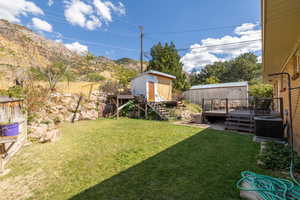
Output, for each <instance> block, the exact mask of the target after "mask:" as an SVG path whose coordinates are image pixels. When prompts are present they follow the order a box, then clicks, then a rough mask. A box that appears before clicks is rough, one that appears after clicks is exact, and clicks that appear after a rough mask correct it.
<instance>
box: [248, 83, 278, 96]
mask: <svg viewBox="0 0 300 200" xmlns="http://www.w3.org/2000/svg"><path fill="white" fill-rule="evenodd" d="M249 95H250V96H252V97H254V98H271V97H272V96H273V87H272V85H270V84H256V85H252V86H250V88H249Z"/></svg>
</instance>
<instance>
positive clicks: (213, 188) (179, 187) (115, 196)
mask: <svg viewBox="0 0 300 200" xmlns="http://www.w3.org/2000/svg"><path fill="white" fill-rule="evenodd" d="M257 149H258V147H257V145H255V144H253V143H252V142H251V139H250V137H248V136H240V135H234V134H232V133H228V132H221V131H215V130H211V129H206V130H204V131H202V132H200V133H198V134H196V135H194V136H192V137H190V138H187V139H186V140H183V141H181V142H180V143H177V144H176V145H173V146H171V147H169V148H168V149H166V150H164V151H162V152H160V153H158V154H156V155H155V156H153V157H150V158H148V159H147V160H145V161H142V162H141V163H139V164H137V165H135V166H132V167H130V168H129V169H127V170H125V171H123V172H121V173H119V174H117V175H115V176H112V177H111V178H109V179H107V180H105V181H103V182H101V183H99V184H97V185H95V186H93V187H91V188H89V189H87V190H85V191H82V192H81V193H79V194H77V195H76V196H74V197H72V198H71V199H72V200H87V199H93V200H98V199H99V200H100V199H101V200H148V199H157V200H175V199H176V200H178V199H184V200H193V199H195V200H196V199H197V200H199V199H201V200H202V199H203V200H206V199H207V200H208V199H209V200H216V199H226V200H227V199H239V193H238V191H237V190H236V188H235V182H236V181H237V180H238V179H239V175H240V172H241V171H243V170H255V169H256V167H255V165H256V164H255V163H256V162H255V156H256V153H257ZM91 170H93V169H91Z"/></svg>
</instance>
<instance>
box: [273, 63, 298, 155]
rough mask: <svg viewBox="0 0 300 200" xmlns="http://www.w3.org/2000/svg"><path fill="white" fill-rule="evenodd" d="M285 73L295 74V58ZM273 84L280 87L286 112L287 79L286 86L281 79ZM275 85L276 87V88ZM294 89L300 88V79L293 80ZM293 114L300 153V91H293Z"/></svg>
mask: <svg viewBox="0 0 300 200" xmlns="http://www.w3.org/2000/svg"><path fill="white" fill-rule="evenodd" d="M284 71H285V72H288V73H290V74H291V76H292V75H293V73H294V62H293V58H291V59H290V61H289V62H288V64H287V65H286V67H285V69H284ZM273 82H274V83H275V84H276V83H277V84H278V86H277V87H279V97H282V98H283V106H284V110H286V111H287V110H288V91H287V81H286V78H285V81H283V84H284V85H281V84H282V81H281V78H277V79H276V80H273ZM275 84H274V86H275ZM291 85H292V87H299V86H300V78H297V79H295V80H292V82H291ZM277 87H275V88H274V95H277V94H276V93H278V92H276V89H277ZM280 88H286V89H285V90H281V91H280ZM292 114H293V125H294V138H295V146H296V150H297V151H298V152H299V153H300V89H297V90H293V91H292Z"/></svg>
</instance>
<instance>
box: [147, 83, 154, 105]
mask: <svg viewBox="0 0 300 200" xmlns="http://www.w3.org/2000/svg"><path fill="white" fill-rule="evenodd" d="M148 101H155V94H154V82H148Z"/></svg>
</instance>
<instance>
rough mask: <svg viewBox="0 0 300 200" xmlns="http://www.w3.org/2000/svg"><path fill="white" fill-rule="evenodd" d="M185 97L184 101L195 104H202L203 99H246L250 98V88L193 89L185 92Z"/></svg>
mask: <svg viewBox="0 0 300 200" xmlns="http://www.w3.org/2000/svg"><path fill="white" fill-rule="evenodd" d="M183 96H184V99H186V100H188V101H190V102H191V103H195V104H201V103H202V99H246V98H248V87H247V86H241V87H222V88H206V89H193V90H188V91H186V92H184V93H183Z"/></svg>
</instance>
